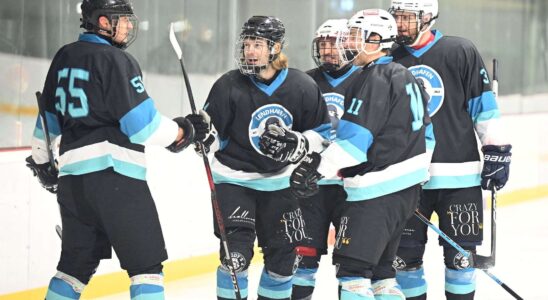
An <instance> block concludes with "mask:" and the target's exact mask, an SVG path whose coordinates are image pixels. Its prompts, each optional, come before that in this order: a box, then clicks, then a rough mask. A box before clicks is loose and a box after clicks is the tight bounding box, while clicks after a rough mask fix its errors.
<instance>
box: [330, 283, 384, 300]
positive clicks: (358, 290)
mask: <svg viewBox="0 0 548 300" xmlns="http://www.w3.org/2000/svg"><path fill="white" fill-rule="evenodd" d="M338 279H339V291H340V294H339V299H340V300H375V296H374V293H373V289H372V288H371V279H369V278H363V277H339V278H338Z"/></svg>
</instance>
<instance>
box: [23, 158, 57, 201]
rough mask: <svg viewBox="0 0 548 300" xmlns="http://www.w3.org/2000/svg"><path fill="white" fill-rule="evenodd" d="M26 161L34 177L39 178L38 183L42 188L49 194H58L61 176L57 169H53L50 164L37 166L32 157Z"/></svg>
mask: <svg viewBox="0 0 548 300" xmlns="http://www.w3.org/2000/svg"><path fill="white" fill-rule="evenodd" d="M25 161H26V162H27V167H28V168H29V169H31V171H32V173H33V174H34V176H36V177H38V182H40V184H41V185H42V187H43V188H45V189H46V190H48V192H50V193H53V194H56V193H57V182H58V175H59V172H58V171H57V169H55V168H53V167H52V166H51V164H50V163H45V164H37V163H36V162H35V161H34V159H32V156H29V157H27V158H26V159H25Z"/></svg>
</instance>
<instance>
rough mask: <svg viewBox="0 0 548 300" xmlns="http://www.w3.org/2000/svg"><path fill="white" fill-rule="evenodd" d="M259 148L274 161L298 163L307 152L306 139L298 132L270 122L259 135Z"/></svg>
mask: <svg viewBox="0 0 548 300" xmlns="http://www.w3.org/2000/svg"><path fill="white" fill-rule="evenodd" d="M259 148H260V149H261V152H262V153H263V154H264V155H266V156H268V157H270V158H272V159H273V160H275V161H279V162H287V161H289V162H290V163H298V162H299V161H300V160H301V159H302V158H303V157H304V156H305V155H306V153H307V152H308V140H307V139H306V137H304V135H302V134H301V133H300V132H296V131H291V130H287V129H285V128H282V127H279V126H277V125H274V124H271V125H268V128H267V130H266V131H265V132H264V133H263V134H262V135H261V138H260V140H259Z"/></svg>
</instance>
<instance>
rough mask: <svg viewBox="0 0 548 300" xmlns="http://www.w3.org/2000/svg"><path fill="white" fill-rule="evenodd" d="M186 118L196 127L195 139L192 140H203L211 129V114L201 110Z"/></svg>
mask: <svg viewBox="0 0 548 300" xmlns="http://www.w3.org/2000/svg"><path fill="white" fill-rule="evenodd" d="M185 118H186V119H187V120H189V121H190V123H192V127H193V128H194V140H193V141H192V142H193V143H196V142H203V141H204V140H205V139H206V137H207V136H208V135H209V132H210V131H211V118H210V117H209V115H208V114H207V113H206V112H205V111H203V110H200V112H199V113H198V114H189V115H187V116H186V117H185Z"/></svg>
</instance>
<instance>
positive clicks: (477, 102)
mask: <svg viewBox="0 0 548 300" xmlns="http://www.w3.org/2000/svg"><path fill="white" fill-rule="evenodd" d="M489 111H498V106H497V101H496V100H495V94H493V92H492V91H487V92H483V93H482V94H481V96H479V97H476V98H472V99H470V100H468V113H469V114H470V117H472V120H474V122H477V118H478V116H479V115H480V114H481V113H485V112H489Z"/></svg>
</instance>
